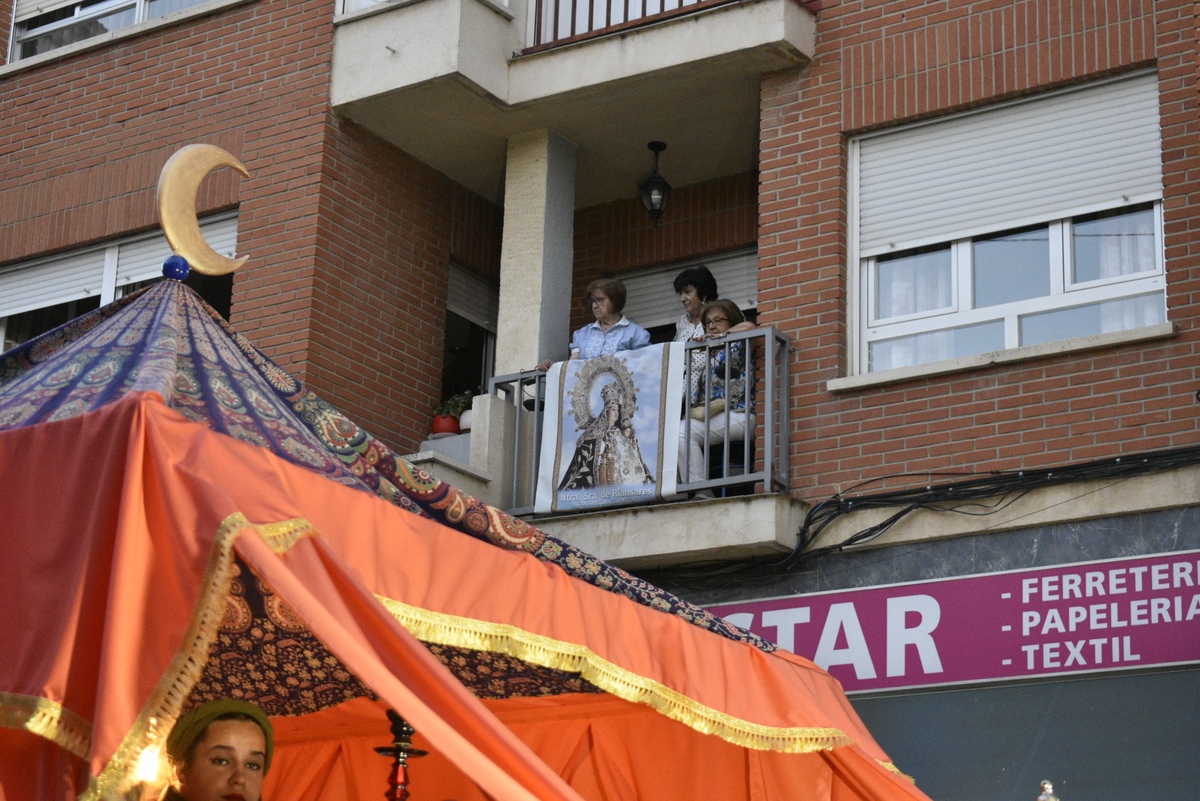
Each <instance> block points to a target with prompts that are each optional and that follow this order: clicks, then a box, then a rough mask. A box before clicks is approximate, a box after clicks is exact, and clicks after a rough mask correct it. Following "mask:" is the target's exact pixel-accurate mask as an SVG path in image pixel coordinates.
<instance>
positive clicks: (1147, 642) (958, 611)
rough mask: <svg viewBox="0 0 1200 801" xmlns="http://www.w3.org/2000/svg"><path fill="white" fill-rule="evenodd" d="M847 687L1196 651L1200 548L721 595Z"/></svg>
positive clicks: (1020, 674)
mask: <svg viewBox="0 0 1200 801" xmlns="http://www.w3.org/2000/svg"><path fill="white" fill-rule="evenodd" d="M709 611H710V612H713V613H715V614H718V615H720V616H721V617H723V618H725V619H726V620H728V621H729V622H731V623H734V624H735V625H738V626H742V627H743V628H747V629H749V630H750V631H752V632H754V633H755V634H759V635H761V636H763V637H765V638H767V639H769V640H772V641H774V642H775V643H776V644H778V645H779V646H780V647H781V648H786V649H787V650H789V651H792V652H793V653H796V654H799V655H801V656H805V657H808V658H809V659H812V660H813V661H814V662H816V663H817V664H818V665H820V666H821V667H823V668H825V669H826V670H828V671H829V672H830V673H831V674H832V675H833V677H834V678H836V679H838V680H839V681H840V682H841V683H842V686H843V687H844V688H845V689H846V692H856V691H859V692H861V691H864V690H885V689H886V690H895V689H900V688H902V687H918V686H928V685H934V684H963V683H969V682H979V681H997V680H1004V679H1028V678H1032V677H1034V676H1050V675H1057V674H1070V673H1089V672H1097V671H1109V670H1127V669H1131V668H1146V667H1151V666H1158V667H1161V666H1166V665H1182V664H1192V663H1196V662H1200V552H1197V551H1183V552H1179V553H1167V554H1159V555H1156V556H1141V557H1135V558H1129V559H1109V560H1105V561H1101V562H1083V563H1076V564H1068V565H1060V566H1057V567H1048V568H1039V569H1036V570H1014V571H1011V572H1005V573H990V574H983V575H976V576H962V577H957V578H948V579H938V580H935V581H922V582H913V583H911V584H893V585H889V586H885V587H871V588H865V589H860V590H840V591H836V592H821V593H813V594H811V595H800V596H792V597H790V598H774V599H767V600H758V601H748V602H746V603H737V604H725V605H721V606H715V607H709Z"/></svg>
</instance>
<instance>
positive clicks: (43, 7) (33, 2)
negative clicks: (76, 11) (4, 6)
mask: <svg viewBox="0 0 1200 801" xmlns="http://www.w3.org/2000/svg"><path fill="white" fill-rule="evenodd" d="M78 2H79V0H17V4H16V8H15V9H14V10H13V20H14V21H16V22H24V21H25V20H27V19H29V18H30V17H36V16H38V15H39V14H45V13H47V12H49V11H55V10H56V9H60V8H62V7H63V6H73V5H75V4H76V3H78Z"/></svg>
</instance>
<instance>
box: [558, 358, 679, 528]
mask: <svg viewBox="0 0 1200 801" xmlns="http://www.w3.org/2000/svg"><path fill="white" fill-rule="evenodd" d="M683 355H684V348H683V344H682V343H677V342H676V343H669V344H664V345H652V346H650V347H648V348H642V349H641V350H628V351H621V352H619V353H615V354H613V355H611V356H600V357H598V358H595V359H572V360H570V361H566V362H559V363H557V364H555V365H554V366H553V367H551V368H550V372H549V374H548V375H547V376H546V415H545V418H544V422H543V424H542V452H541V461H540V464H539V468H538V484H537V496H536V500H535V503H534V511H536V512H539V513H550V512H563V511H568V510H572V509H598V508H604V507H610V506H623V505H626V504H632V503H645V502H646V501H653V500H661V499H663V498H665V497H669V496H671V495H674V494H675V485H676V483H677V477H676V463H677V461H678V439H679V422H680V419H681V412H682V408H683Z"/></svg>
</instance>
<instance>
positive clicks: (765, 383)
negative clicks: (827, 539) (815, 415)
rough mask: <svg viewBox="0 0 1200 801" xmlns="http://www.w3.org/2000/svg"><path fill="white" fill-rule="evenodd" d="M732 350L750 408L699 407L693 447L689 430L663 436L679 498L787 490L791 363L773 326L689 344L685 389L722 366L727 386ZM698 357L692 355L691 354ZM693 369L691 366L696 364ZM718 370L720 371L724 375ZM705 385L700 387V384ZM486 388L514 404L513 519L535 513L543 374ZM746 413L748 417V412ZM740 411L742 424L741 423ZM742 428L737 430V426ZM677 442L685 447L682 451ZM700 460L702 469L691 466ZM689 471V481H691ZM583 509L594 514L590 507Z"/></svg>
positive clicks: (524, 375)
mask: <svg viewBox="0 0 1200 801" xmlns="http://www.w3.org/2000/svg"><path fill="white" fill-rule="evenodd" d="M736 349H744V350H743V352H745V353H746V354H747V356H746V358H745V376H746V389H745V393H746V394H745V398H746V401H747V403H746V404H745V405H746V407H748V408H747V410H742V411H741V412H740V413H739V412H738V411H730V412H729V413H727V412H725V411H724V410H718V409H714V408H712V407H710V406H709V405H707V404H700V408H701V411H700V412H698V413H697V415H696V418H693V417H691V416H688V417H686V418H685V419H686V420H687V425H688V426H691V428H692V431H693V435H694V436H695V438H696V441H697V444H698V448H689V447H686V442H687V437H688V434H687V431H688V429H687V427H686V426H684V425H680V427H679V430H678V431H677V432H672V433H670V434H668V435H667V437H666V442H667V447H676V448H677V450H678V452H679V457H680V458H679V476H680V480H679V484H678V492H679V493H680V495H681V497H688V496H689V495H692V494H693V493H702V496H703V497H707V496H710V495H711V496H716V497H725V496H727V495H745V494H751V493H756V492H758V493H764V492H786V491H787V489H788V386H789V380H788V363H789V354H790V353H791V343H790V341H789V340H788V338H787V336H786V335H785V334H784V333H783V332H782V331H778V330H776V329H774V328H756V329H754V330H751V331H745V332H743V333H740V334H728V335H726V336H725V337H722V338H721V339H716V340H708V341H705V342H689V343H688V344H687V350H688V356H687V358H686V359H685V360H684V361H685V364H686V375H685V377H684V381H685V383H684V386H685V387H690V386H691V385H692V380H691V374H692V371H693V369H697V370H704V371H705V372H706V373H707V372H709V368H708V367H707V365H712V364H720V365H721V366H720V367H718V368H717V369H718V374H721V375H722V376H723V378H724V380H725V383H726V385H728V384H729V383H730V382H729V379H730V378H733V377H734V376H733V375H732V373H731V371H732V370H733V369H734V368H733V367H732V366H731V365H733V364H734V363H735V361H736V362H738V363H739V365H740V363H741V361H742V360H741V359H740V358H737V359H734V358H730V355H731V354H732V353H733V352H734V351H735V350H736ZM693 354H695V355H693ZM693 365H695V366H693ZM721 371H723V373H721ZM701 385H702V382H701ZM488 391H489V393H491V394H493V395H497V396H499V397H501V398H504V399H505V400H507V401H508V402H509V403H511V404H513V405H514V406H516V407H517V415H516V432H515V435H514V438H513V442H514V447H513V449H512V452H513V458H514V462H515V464H514V465H513V477H512V497H513V499H514V500H513V505H512V507H511V508H510V509H509V510H508V511H509V512H511V513H512V514H514V515H528V514H530V513H532V512H533V505H534V493H535V491H536V487H537V477H538V469H539V466H540V465H539V457H540V455H541V451H542V421H543V418H544V409H545V401H546V374H545V373H544V372H542V371H540V370H531V371H529V372H525V373H515V374H513V375H506V376H497V377H496V378H493V379H492V380H491V381H490V382H489V384H488ZM747 411H748V415H747ZM739 414H740V419H739ZM739 423H740V424H741V425H739ZM681 444H682V446H681ZM697 454H698V455H699V458H700V460H701V461H700V463H701V465H702V467H701V468H700V469H699V470H694V469H690V468H693V467H694V463H693V458H694V457H695V456H696V455H697ZM689 473H691V474H692V475H693V476H695V477H694V478H692V480H688V479H689ZM588 511H595V508H591V509H589V510H588Z"/></svg>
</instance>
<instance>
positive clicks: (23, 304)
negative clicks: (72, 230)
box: [0, 247, 106, 317]
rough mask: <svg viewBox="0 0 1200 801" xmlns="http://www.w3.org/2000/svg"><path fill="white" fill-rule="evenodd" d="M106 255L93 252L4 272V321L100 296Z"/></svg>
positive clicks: (0, 301)
mask: <svg viewBox="0 0 1200 801" xmlns="http://www.w3.org/2000/svg"><path fill="white" fill-rule="evenodd" d="M105 251H106V248H102V247H101V248H89V249H88V250H81V251H76V252H74V253H66V254H63V255H61V256H55V257H52V258H49V259H41V260H39V261H36V262H32V263H28V264H24V265H21V264H18V265H15V266H13V267H9V268H7V269H5V270H3V271H0V317H8V316H10V315H13V314H20V313H21V312H26V311H31V310H32V309H41V308H45V307H47V306H56V305H58V304H59V303H66V302H68V301H71V300H80V299H82V298H90V297H93V296H99V295H100V294H101V289H102V286H101V284H102V282H103V280H104V259H105Z"/></svg>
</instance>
